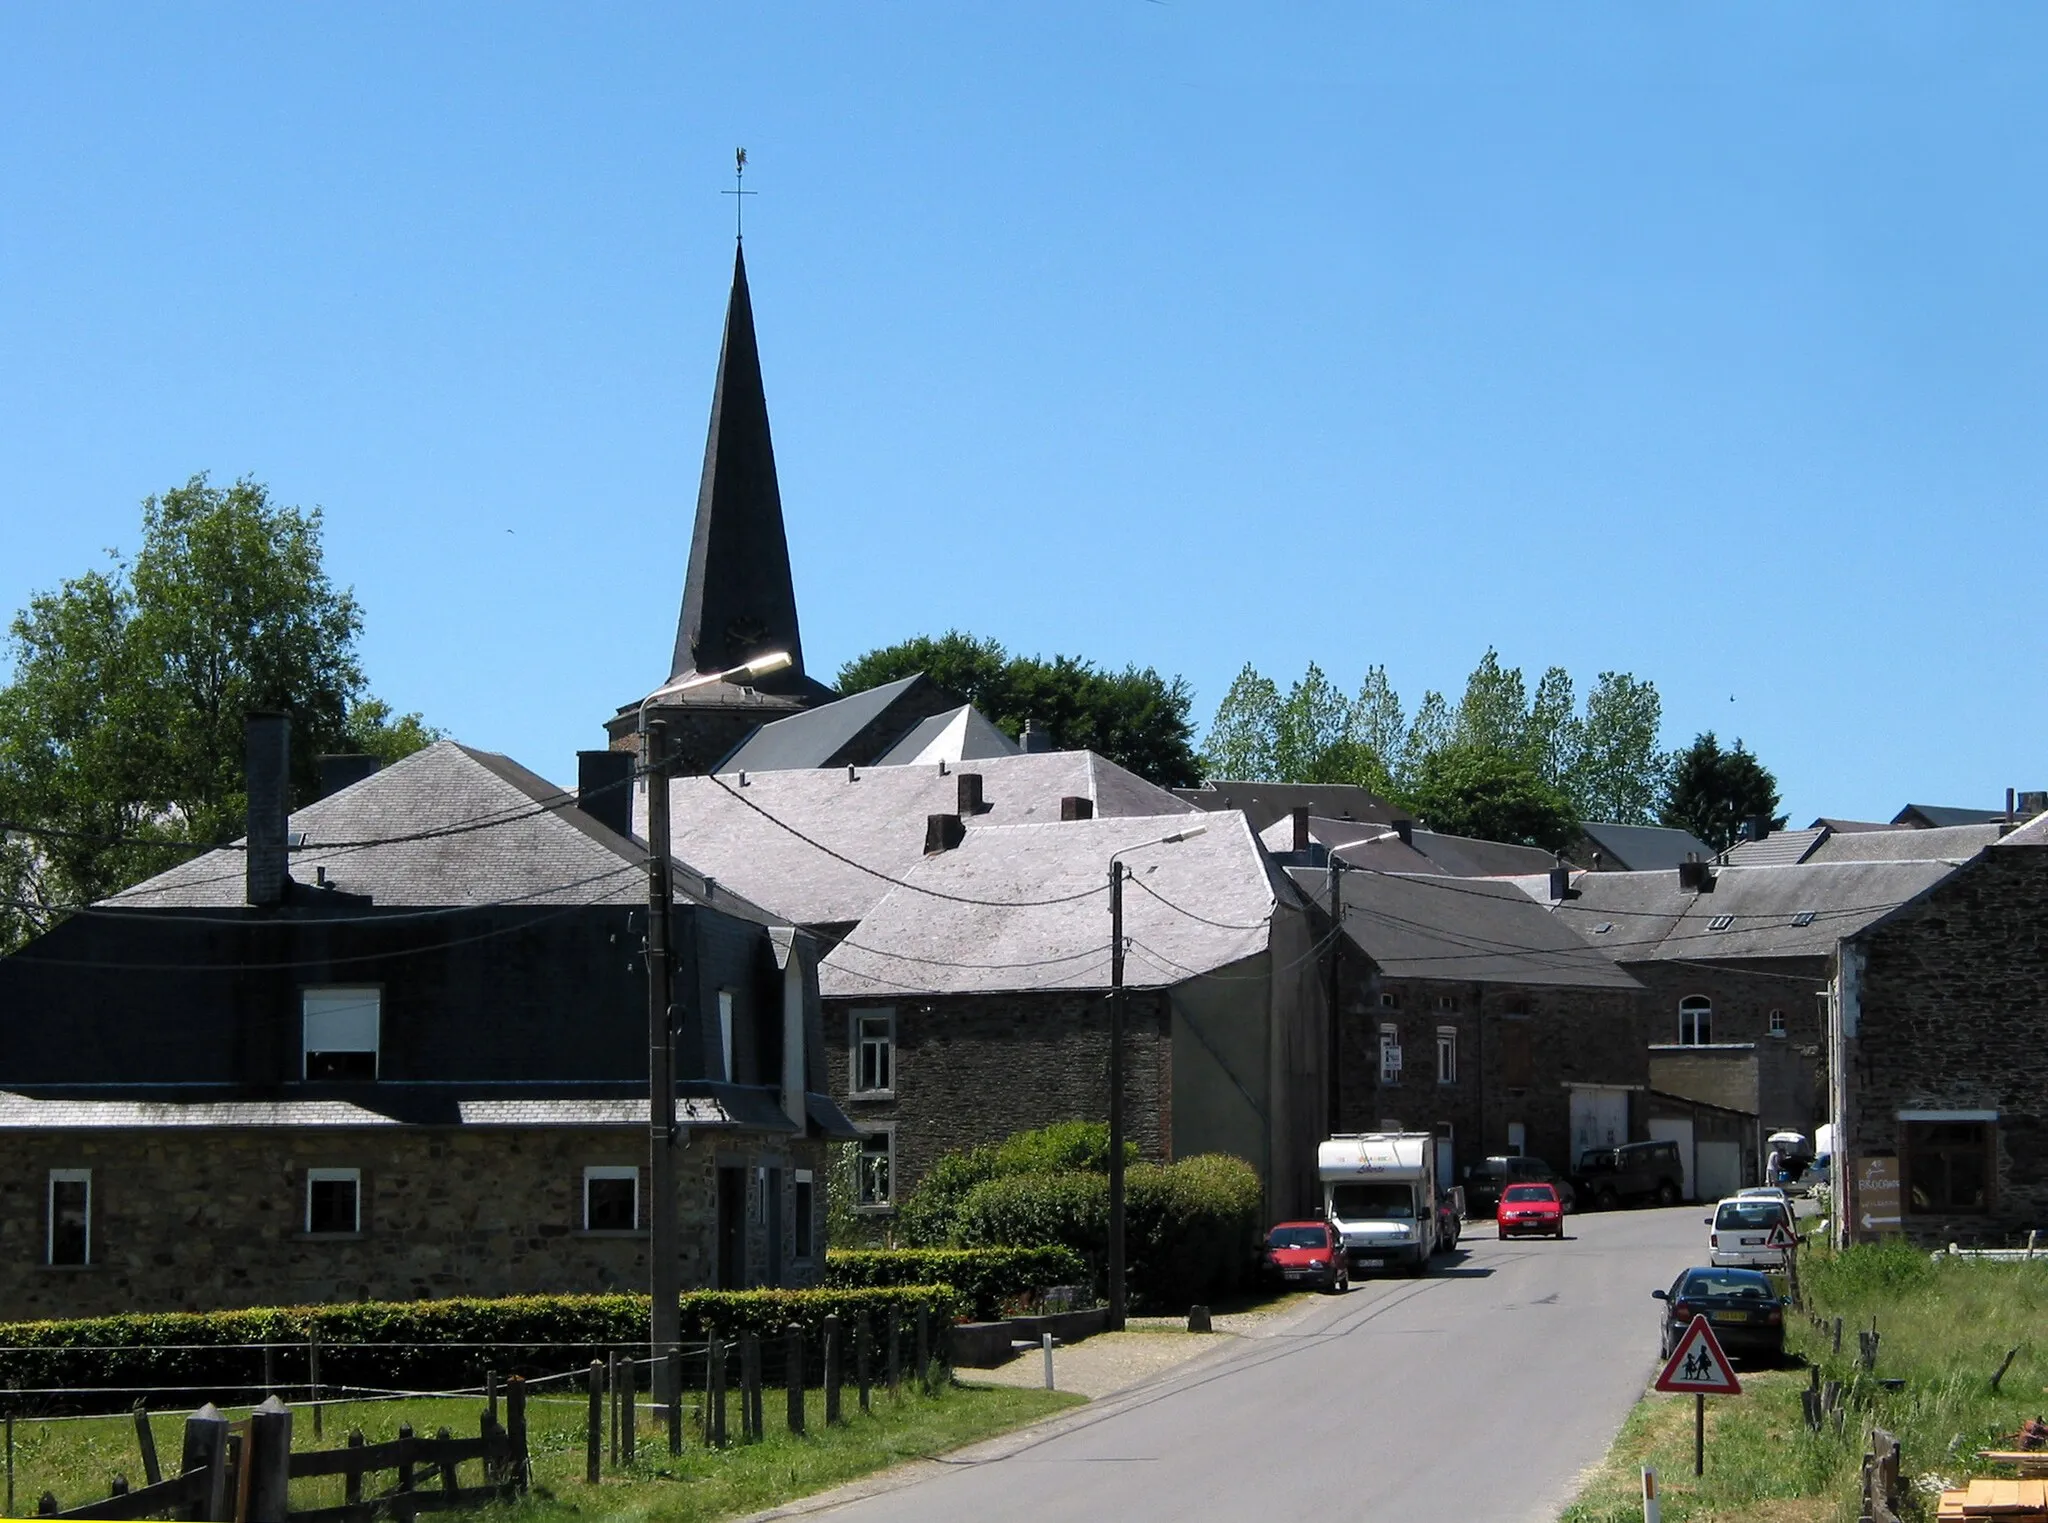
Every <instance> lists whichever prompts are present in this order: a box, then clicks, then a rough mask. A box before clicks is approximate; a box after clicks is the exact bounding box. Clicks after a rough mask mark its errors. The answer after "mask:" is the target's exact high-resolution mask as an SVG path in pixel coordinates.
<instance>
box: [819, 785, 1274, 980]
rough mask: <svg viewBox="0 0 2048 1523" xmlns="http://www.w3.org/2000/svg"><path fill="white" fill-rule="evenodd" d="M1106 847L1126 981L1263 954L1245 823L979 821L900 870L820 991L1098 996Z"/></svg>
mask: <svg viewBox="0 0 2048 1523" xmlns="http://www.w3.org/2000/svg"><path fill="white" fill-rule="evenodd" d="M1054 754H1057V753H1054ZM1197 825H1200V826H1204V827H1206V828H1205V829H1204V830H1203V833H1202V834H1201V835H1198V836H1195V837H1194V838H1193V839H1191V840H1185V841H1178V842H1173V843H1171V844H1166V845H1157V846H1146V845H1145V843H1148V842H1154V841H1157V840H1159V839H1160V838H1161V837H1162V836H1165V835H1168V834H1172V833H1174V832H1177V831H1181V830H1186V829H1189V828H1191V827H1193V826H1197ZM1134 847H1143V849H1141V850H1128V848H1134ZM1117 851H1124V852H1125V855H1124V857H1123V859H1122V860H1123V861H1124V862H1125V863H1126V864H1127V865H1128V866H1129V867H1130V869H1131V871H1132V874H1133V876H1132V878H1131V879H1130V880H1129V881H1128V882H1127V883H1126V885H1125V888H1124V934H1125V936H1126V937H1127V938H1128V940H1129V951H1128V953H1127V954H1126V957H1125V961H1124V981H1125V983H1126V984H1127V985H1128V986H1130V987H1132V988H1148V987H1160V986H1168V985H1173V984H1178V983H1182V982H1185V981H1186V980H1187V979H1189V978H1191V977H1194V976H1195V975H1197V974H1201V973H1211V972H1214V971H1216V970H1217V969H1219V968H1225V967H1228V966H1229V965H1231V964H1232V963H1236V962H1242V961H1243V960H1244V959H1245V958H1248V957H1252V956H1255V955H1256V954H1258V953H1260V952H1263V951H1265V950H1266V948H1267V946H1268V943H1269V940H1270V925H1271V920H1272V916H1273V913H1274V911H1275V909H1276V907H1277V906H1278V905H1279V903H1280V902H1281V900H1280V896H1279V893H1278V892H1276V887H1275V884H1274V883H1273V881H1272V879H1271V878H1270V877H1269V875H1268V869H1267V865H1266V859H1265V856H1264V854H1263V853H1262V852H1261V851H1260V850H1259V847H1258V843H1257V842H1256V841H1255V840H1254V838H1253V836H1252V833H1251V830H1250V828H1249V827H1248V826H1247V825H1246V824H1245V820H1244V816H1243V815H1240V814H1236V813H1219V814H1214V815H1210V816H1208V817H1207V818H1205V819H1190V818H1189V812H1176V813H1173V814H1168V815H1152V816H1136V817H1131V816H1125V817H1120V818H1112V819H1094V820H1074V821H1069V822H1066V823H1059V822H1054V823H1051V824H1031V825H985V826H982V827H980V828H978V829H973V830H969V831H968V832H967V838H966V840H965V841H964V842H963V843H962V844H961V845H960V846H958V847H956V848H954V849H953V850H952V851H947V852H939V853H936V854H934V855H932V856H930V857H926V858H924V859H923V860H922V861H921V862H919V863H918V865H917V866H916V867H914V868H912V869H911V870H910V872H909V874H908V876H907V880H906V881H907V884H908V885H910V886H906V887H903V888H898V889H894V890H892V891H891V892H890V893H889V894H887V895H886V896H885V897H884V898H882V900H881V901H880V902H879V903H877V904H875V905H874V906H873V908H872V909H871V911H870V912H869V913H868V915H867V917H866V918H865V919H863V920H862V921H861V923H860V925H859V926H857V927H856V928H855V929H854V931H853V932H852V934H851V935H849V936H848V937H847V938H846V939H845V940H844V941H842V942H840V943H839V945H838V946H836V947H834V948H833V949H832V952H831V954H830V955H829V956H828V957H826V958H825V960H824V962H823V963H821V964H820V965H819V970H818V973H819V982H820V984H821V986H822V988H823V990H824V993H825V995H826V997H827V998H831V999H862V998H869V997H872V998H876V999H892V998H895V997H896V996H898V995H900V994H905V993H917V994H963V993H986V992H995V991H1014V990H1051V989H1066V990H1074V989H1103V988H1107V987H1108V984H1109V948H1110V916H1109V862H1110V855H1111V853H1113V852H1117ZM920 889H924V890H933V891H936V893H938V894H944V895H948V896H951V897H947V898H939V897H934V894H933V893H924V892H919V891H918V890H920ZM962 901H976V902H971V903H968V902H962ZM1033 901H1036V902H1033ZM1044 901H1059V902H1056V903H1048V902H1044ZM1162 901H1168V902H1162Z"/></svg>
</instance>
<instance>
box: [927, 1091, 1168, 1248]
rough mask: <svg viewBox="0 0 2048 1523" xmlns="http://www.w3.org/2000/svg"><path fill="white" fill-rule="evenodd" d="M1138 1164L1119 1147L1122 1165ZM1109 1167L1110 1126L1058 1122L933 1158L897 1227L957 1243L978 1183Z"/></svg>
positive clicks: (932, 1240) (1133, 1150)
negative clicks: (965, 1208) (962, 1210)
mask: <svg viewBox="0 0 2048 1523" xmlns="http://www.w3.org/2000/svg"><path fill="white" fill-rule="evenodd" d="M1137 1161H1138V1147H1137V1144H1136V1143H1132V1142H1126V1143H1125V1144H1124V1162H1125V1163H1126V1164H1127V1165H1129V1164H1135V1163H1137ZM1108 1169H1109V1128H1108V1126H1106V1125H1105V1124H1104V1123H1102V1122H1100V1121H1061V1122H1056V1123H1055V1124H1054V1125H1052V1126H1042V1127H1038V1128H1036V1129H1035V1130H1033V1131H1028V1132H1012V1133H1011V1134H1010V1135H1009V1136H1008V1137H1006V1138H1004V1139H1003V1140H1002V1141H1001V1142H996V1143H990V1144H988V1145H987V1146H984V1147H978V1148H969V1149H968V1150H967V1151H966V1152H964V1153H945V1154H942V1155H941V1156H940V1157H939V1158H937V1159H936V1160H934V1162H933V1163H932V1166H931V1167H930V1168H929V1169H927V1170H926V1171H925V1175H924V1178H923V1179H921V1180H919V1181H918V1185H917V1188H916V1189H915V1190H913V1191H911V1193H910V1198H909V1199H908V1200H906V1201H905V1202H904V1203H903V1207H902V1210H901V1211H900V1212H899V1213H898V1217H897V1226H898V1228H899V1229H900V1230H901V1231H902V1233H903V1235H904V1236H905V1237H906V1238H908V1239H909V1240H910V1241H911V1242H912V1243H916V1244H919V1245H922V1246H924V1247H928V1248H939V1247H944V1246H946V1245H947V1244H950V1243H954V1242H957V1241H958V1240H959V1225H960V1223H959V1214H960V1207H961V1204H962V1203H963V1202H964V1201H965V1200H966V1199H967V1197H968V1195H969V1194H971V1193H972V1192H973V1190H974V1188H975V1187H976V1186H977V1185H982V1184H986V1183H987V1182H988V1181H989V1180H991V1179H1003V1178H1008V1177H1009V1176H1011V1175H1016V1174H1104V1173H1107V1172H1108Z"/></svg>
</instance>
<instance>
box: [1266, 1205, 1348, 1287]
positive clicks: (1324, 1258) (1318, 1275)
mask: <svg viewBox="0 0 2048 1523" xmlns="http://www.w3.org/2000/svg"><path fill="white" fill-rule="evenodd" d="M1260 1270H1261V1275H1262V1278H1264V1280H1265V1281H1266V1283H1267V1284H1269V1285H1313V1286H1315V1287H1316V1288H1317V1289H1319V1290H1327V1291H1331V1292H1334V1293H1337V1294H1342V1293H1343V1292H1344V1291H1347V1290H1349V1289H1350V1288H1351V1271H1350V1270H1349V1269H1348V1268H1347V1267H1346V1266H1345V1258H1344V1253H1343V1250H1342V1248H1341V1247H1340V1246H1339V1245H1338V1242H1337V1233H1336V1229H1334V1228H1333V1227H1331V1225H1330V1224H1329V1223H1328V1222H1281V1223H1280V1224H1279V1225H1277V1226H1275V1227H1274V1228H1273V1230H1272V1231H1270V1232H1268V1233H1267V1234H1266V1251H1265V1254H1264V1257H1263V1261H1262V1262H1261V1264H1260Z"/></svg>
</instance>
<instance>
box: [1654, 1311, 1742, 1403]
mask: <svg viewBox="0 0 2048 1523" xmlns="http://www.w3.org/2000/svg"><path fill="white" fill-rule="evenodd" d="M1655 1389H1657V1390H1659V1391H1676V1392H1683V1393H1687V1394H1690V1395H1694V1396H1740V1395H1741V1394H1742V1382H1741V1381H1739V1380H1737V1379H1736V1378H1735V1367H1734V1366H1733V1365H1732V1364H1730V1363H1729V1362H1728V1356H1727V1355H1726V1354H1724V1353H1722V1352H1721V1340H1720V1339H1719V1338H1716V1337H1715V1336H1714V1330H1713V1329H1712V1328H1711V1327H1709V1326H1707V1319H1706V1318H1705V1317H1703V1316H1701V1317H1694V1318H1693V1319H1692V1326H1691V1327H1688V1328H1687V1329H1686V1330H1685V1335H1684V1336H1683V1337H1681V1338H1680V1339H1679V1340H1678V1347H1677V1348H1675V1349H1673V1350H1672V1351H1671V1357H1670V1358H1669V1359H1667V1360H1665V1361H1664V1373H1663V1374H1661V1375H1659V1376H1658V1377H1657V1384H1656V1387H1655Z"/></svg>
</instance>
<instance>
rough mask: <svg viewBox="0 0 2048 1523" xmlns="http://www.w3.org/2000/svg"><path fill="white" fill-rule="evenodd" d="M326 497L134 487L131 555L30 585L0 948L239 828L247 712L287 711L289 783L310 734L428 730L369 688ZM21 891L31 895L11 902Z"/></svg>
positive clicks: (399, 741)
mask: <svg viewBox="0 0 2048 1523" xmlns="http://www.w3.org/2000/svg"><path fill="white" fill-rule="evenodd" d="M320 532H321V517H320V513H319V511H318V510H317V509H316V510H313V511H311V512H302V511H301V510H299V509H297V508H291V507H282V506H277V505H274V504H272V502H271V501H270V496H269V493H268V492H267V491H266V489H265V488H264V487H263V486H262V485H261V484H260V483H257V482H253V481H248V480H242V481H237V482H236V483H235V484H234V485H233V486H230V487H226V488H220V487H215V486H212V485H210V484H209V482H208V480H207V478H206V477H205V476H203V475H202V476H195V477H193V478H192V479H191V480H190V481H188V482H187V483H186V484H185V485H184V486H182V487H178V488H176V489H174V490H172V491H169V492H165V493H164V494H163V495H162V496H161V497H151V498H149V499H148V500H147V501H146V502H144V503H143V505H142V544H141V548H140V549H139V550H138V552H137V553H136V555H135V558H134V560H133V562H132V563H130V562H126V561H123V560H121V559H120V558H119V557H118V556H115V557H113V558H112V560H113V564H112V566H111V568H110V569H108V570H104V571H90V572H87V573H86V574H84V575H83V576H80V577H76V578H73V579H72V580H70V581H67V582H65V583H64V584H63V585H62V586H61V587H60V588H59V589H58V590H57V591H56V592H53V593H44V594H41V595H38V596H37V597H35V598H33V599H32V600H31V601H30V603H29V606H28V607H27V608H26V609H23V610H22V611H21V612H19V613H18V614H17V615H16V616H15V618H14V620H13V623H12V625H11V629H10V633H11V637H12V638H11V642H10V643H11V646H12V654H13V675H12V679H11V681H10V682H9V683H8V685H7V686H6V687H4V688H0V820H4V821H6V822H7V827H8V828H7V835H6V839H5V841H4V842H0V890H4V893H5V898H6V900H7V901H8V904H7V906H6V907H0V917H5V918H0V947H6V946H12V945H14V944H16V943H18V942H19V941H20V940H22V939H24V938H25V937H26V936H28V935H31V934H34V933H35V932H37V931H39V930H41V929H43V928H45V927H47V926H48V925H49V924H51V923H52V922H53V921H54V919H55V918H57V917H58V916H59V915H60V914H61V913H62V909H63V906H65V905H68V904H76V903H84V902H89V901H91V900H95V899H99V898H102V897H104V896H105V895H107V894H110V893H113V892H115V891H117V890H119V889H121V888H124V887H126V886H127V885H128V884H130V883H133V882H136V881H137V880H139V879H140V878H143V877H146V876H148V875H149V874H150V873H153V872H156V871H159V870H161V869H162V868H164V867H167V866H169V865H171V864H172V863H174V862H176V861H178V860H181V859H182V857H184V856H186V855H189V853H190V851H191V849H192V848H194V847H200V846H211V845H217V844H219V843H221V842H224V841H227V840H231V839H233V838H234V837H235V836H238V835H240V834H241V832H242V828H243V820H244V815H245V812H246V801H245V795H244V792H243V782H242V770H243V739H242V723H243V718H244V716H245V715H246V714H247V713H248V712H249V711H250V710H253V709H274V710H281V711H283V712H285V713H288V714H290V715H291V717H292V722H293V728H294V731H295V738H296V743H295V744H294V746H293V783H294V792H295V794H296V795H297V797H298V798H300V799H302V800H303V799H306V798H310V797H311V796H312V791H313V788H314V784H315V775H314V756H315V754H316V753H317V752H320V751H340V750H368V751H372V752H374V753H376V754H378V755H381V756H384V757H385V758H387V759H393V758H395V757H396V756H398V755H403V754H404V753H405V752H406V751H408V750H412V749H417V747H418V746H419V745H421V744H424V743H425V742H426V741H427V740H431V739H432V738H434V732H432V731H430V730H428V729H427V728H426V727H425V726H424V725H422V724H421V722H420V717H419V715H417V714H408V715H405V716H402V717H400V718H398V719H396V720H394V719H392V717H391V714H390V710H389V708H388V706H386V705H384V704H382V703H379V702H377V701H376V700H374V699H371V698H369V697H368V696H367V695H366V694H365V692H364V678H363V672H362V667H361V665H360V664H359V662H358V660H357V656H356V641H357V638H358V636H359V635H360V633H361V630H362V613H361V610H360V609H359V607H358V606H357V604H356V601H355V598H354V595H353V594H352V593H350V592H348V591H347V590H345V589H343V590H336V589H335V587H334V586H333V585H332V584H331V583H330V582H329V581H328V579H327V575H326V572H325V570H324V569H323V567H322V561H321V542H320ZM24 904H26V905H28V906H29V907H28V908H23V907H22V906H23V905H24Z"/></svg>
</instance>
